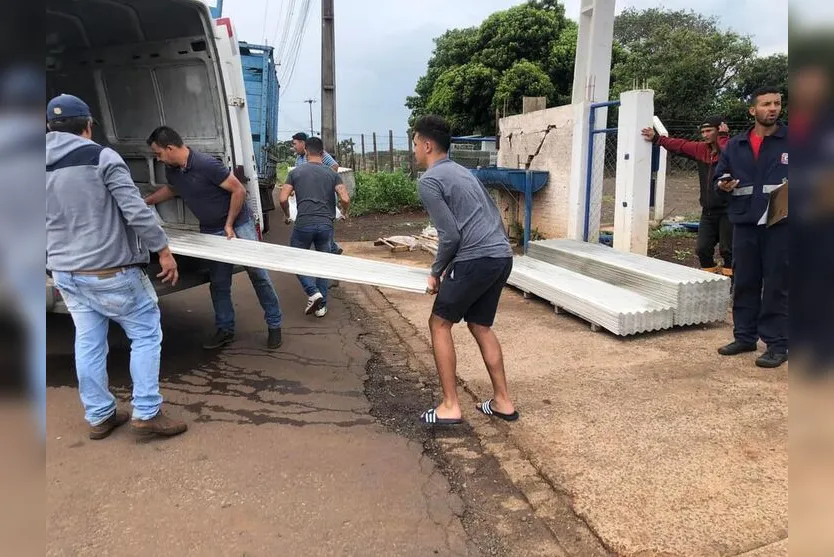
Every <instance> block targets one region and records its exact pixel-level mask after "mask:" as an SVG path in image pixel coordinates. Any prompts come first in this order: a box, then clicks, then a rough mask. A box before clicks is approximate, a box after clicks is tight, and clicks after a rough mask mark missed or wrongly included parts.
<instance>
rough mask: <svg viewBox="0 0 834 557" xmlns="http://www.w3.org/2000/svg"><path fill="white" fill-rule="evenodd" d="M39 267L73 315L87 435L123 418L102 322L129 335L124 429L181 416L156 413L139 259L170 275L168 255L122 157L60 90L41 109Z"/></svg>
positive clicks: (78, 103)
mask: <svg viewBox="0 0 834 557" xmlns="http://www.w3.org/2000/svg"><path fill="white" fill-rule="evenodd" d="M46 120H47V127H48V128H49V133H47V134H46V267H47V269H48V270H49V271H51V272H52V278H53V280H54V281H55V286H57V287H58V290H59V291H60V292H61V295H62V297H63V299H64V301H65V302H66V305H67V309H68V310H69V312H70V314H71V315H72V319H73V322H74V323H75V367H76V373H77V374H78V390H79V394H80V395H81V402H82V403H83V405H84V413H85V418H86V420H87V422H88V423H89V424H90V433H89V435H90V438H91V439H103V438H104V437H107V436H108V435H110V433H111V432H112V431H113V430H114V429H116V428H117V427H119V426H121V425H123V424H124V423H126V422H127V421H128V420H130V418H131V416H130V413H128V412H127V411H124V410H120V409H119V408H118V407H117V405H116V399H115V397H114V396H113V394H112V393H111V392H110V389H109V388H108V380H107V351H108V345H107V331H108V326H109V323H110V321H111V320H112V321H115V322H116V323H118V324H119V325H121V327H122V328H123V329H124V331H125V333H126V334H127V336H128V338H129V339H130V340H131V349H130V375H131V378H132V379H133V419H132V420H130V421H131V424H130V425H131V429H132V430H133V431H134V432H135V433H137V434H140V435H153V434H158V435H166V436H170V435H176V434H179V433H182V432H184V431H185V430H186V424H185V422H182V421H178V420H173V419H171V418H169V417H167V416H166V415H165V414H164V413H162V412H161V410H160V408H161V406H162V395H161V394H160V393H159V360H160V352H161V346H162V328H161V326H160V313H159V306H158V305H157V297H156V293H155V291H154V287H153V285H152V284H151V281H150V279H149V278H148V276H147V274H146V273H145V270H144V267H145V266H146V265H147V264H148V262H149V261H150V254H149V250H150V251H153V252H155V253H157V254H158V255H159V264H160V265H161V267H162V272H161V273H159V274H158V275H157V277H159V278H161V279H162V281H163V282H170V283H171V284H176V282H177V280H178V278H179V277H178V273H177V263H176V261H175V260H174V256H173V255H172V254H171V250H170V249H169V248H168V238H167V236H166V235H165V232H164V231H163V230H162V227H161V226H160V225H159V223H158V222H157V220H156V216H155V215H154V213H153V211H152V210H151V209H150V208H149V207H148V206H147V205H146V204H145V202H144V201H143V200H142V196H141V195H140V194H139V189H138V188H137V187H136V184H134V183H133V179H132V178H131V175H130V170H128V167H127V164H126V163H125V161H124V160H123V159H122V158H121V157H120V156H119V154H118V153H116V152H115V151H114V150H112V149H109V148H106V147H102V146H101V145H99V144H97V143H95V142H94V141H93V140H92V135H93V116H92V113H91V112H90V107H89V106H87V104H86V103H85V102H84V101H82V100H81V99H79V98H78V97H75V96H73V95H60V96H58V97H55V98H54V99H52V100H51V101H49V104H48V105H47V112H46Z"/></svg>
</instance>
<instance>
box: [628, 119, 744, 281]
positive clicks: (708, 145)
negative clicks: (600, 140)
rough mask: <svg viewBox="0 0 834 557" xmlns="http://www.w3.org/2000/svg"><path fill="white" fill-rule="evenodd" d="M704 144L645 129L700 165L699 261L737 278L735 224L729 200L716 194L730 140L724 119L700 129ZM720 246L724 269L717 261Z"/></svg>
mask: <svg viewBox="0 0 834 557" xmlns="http://www.w3.org/2000/svg"><path fill="white" fill-rule="evenodd" d="M700 131H701V138H702V139H703V141H689V140H686V139H677V138H672V137H664V136H661V135H659V134H657V133H656V132H655V130H654V128H645V129H644V130H643V137H644V138H645V139H646V141H651V142H652V143H656V144H657V145H660V146H661V147H663V148H664V149H666V150H667V151H669V152H670V153H674V154H676V155H683V156H684V157H687V158H689V159H691V160H694V161H695V162H697V163H698V177H699V179H700V182H701V195H700V202H701V222H700V224H699V226H698V245H697V252H698V259H699V261H700V263H701V268H702V269H703V270H704V271H709V272H712V273H721V274H723V275H725V276H730V277H731V276H732V275H733V224H732V223H731V222H730V219H729V217H728V216H727V205H728V202H727V199H726V198H725V197H723V196H721V195H718V194H717V193H716V192H715V189H714V186H713V177H714V176H715V167H716V165H717V164H718V159H719V157H720V156H721V151H722V150H723V149H724V146H725V145H726V144H727V142H728V141H729V140H730V135H729V128H728V127H727V124H725V123H724V119H723V118H722V117H721V116H710V117H708V118H706V119H704V121H703V123H702V124H701V126H700ZM716 244H718V246H719V251H720V252H721V258H722V259H723V260H724V261H723V263H724V265H723V267H719V266H718V265H717V264H716V262H715V245H716Z"/></svg>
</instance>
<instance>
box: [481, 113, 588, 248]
mask: <svg viewBox="0 0 834 557" xmlns="http://www.w3.org/2000/svg"><path fill="white" fill-rule="evenodd" d="M574 114H575V110H574V107H573V106H571V105H567V106H559V107H554V108H548V109H545V110H539V111H536V112H529V113H527V114H518V115H515V116H507V117H506V118H502V119H501V121H500V124H499V129H500V131H501V148H500V149H499V151H498V166H501V167H506V168H521V169H529V170H546V171H548V172H549V173H550V180H549V181H548V184H547V185H546V186H545V187H544V188H542V189H541V190H539V191H538V192H537V193H535V194H534V195H533V229H534V230H535V229H538V231H539V232H540V233H541V234H543V235H544V236H545V237H546V238H562V237H565V236H566V234H567V227H568V209H569V205H568V201H569V192H568V187H569V182H570V171H571V151H572V142H573V128H574V125H573V124H574V122H573V121H574ZM493 195H494V197H495V198H496V202H497V203H498V208H499V209H501V212H502V215H504V220H505V223H506V224H507V226H510V225H511V224H512V223H513V222H517V223H519V224H523V223H524V196H523V195H520V196H519V199H520V203H517V202H516V201H515V198H514V197H513V196H511V195H510V194H508V193H506V192H503V191H499V190H495V191H494V193H493Z"/></svg>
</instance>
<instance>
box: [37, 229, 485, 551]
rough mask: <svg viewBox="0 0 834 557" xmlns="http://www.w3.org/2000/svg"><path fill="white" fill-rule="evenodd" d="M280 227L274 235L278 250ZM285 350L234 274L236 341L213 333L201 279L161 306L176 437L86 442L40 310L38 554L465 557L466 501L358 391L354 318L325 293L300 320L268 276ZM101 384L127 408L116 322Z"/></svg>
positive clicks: (56, 328) (359, 347) (66, 333)
mask: <svg viewBox="0 0 834 557" xmlns="http://www.w3.org/2000/svg"><path fill="white" fill-rule="evenodd" d="M284 233H285V232H284V231H283V230H281V231H277V235H278V236H279V237H278V241H281V240H283V238H282V237H281V236H282V235H283V234H284ZM273 280H274V281H275V284H276V287H277V290H278V293H279V296H280V298H281V302H282V309H283V310H284V346H283V347H282V348H281V349H279V350H277V351H269V350H267V349H266V347H265V343H266V326H265V324H264V321H263V312H262V311H261V309H260V306H259V305H258V303H257V299H256V298H255V295H254V292H253V290H252V287H251V284H250V283H249V280H248V277H247V276H246V274H245V273H241V274H238V275H236V277H235V281H234V287H233V297H234V302H235V309H236V312H237V337H236V340H235V342H234V343H233V344H232V345H231V346H228V347H226V348H225V349H223V350H219V351H213V352H209V351H205V350H203V349H202V348H201V343H202V341H203V340H204V339H205V337H206V336H207V335H209V334H210V333H211V332H213V331H212V326H213V312H212V308H211V301H210V297H209V291H208V287H207V286H202V287H199V288H196V289H191V290H188V291H185V292H181V293H177V294H174V295H171V296H168V297H164V298H163V299H162V301H161V307H162V314H163V329H164V336H165V339H164V341H163V354H162V371H161V381H162V390H163V396H164V397H165V400H166V402H165V404H166V406H167V411H169V412H170V413H171V414H172V415H174V416H177V417H181V418H183V419H185V420H186V421H187V422H188V424H189V428H190V429H189V431H188V432H187V433H186V434H184V435H182V436H180V437H177V438H173V439H167V440H154V441H151V442H139V441H137V440H136V439H135V438H134V437H133V436H132V435H131V434H130V432H129V431H128V430H127V428H122V429H121V430H119V431H116V432H115V433H114V434H113V435H112V436H111V437H109V438H108V439H105V440H103V441H90V440H89V439H88V438H87V425H86V423H85V422H84V420H83V412H82V409H81V405H80V401H79V399H78V392H77V388H76V385H77V382H76V379H75V371H74V363H73V355H72V353H73V349H72V342H73V341H72V339H73V327H72V322H71V319H70V318H69V317H68V316H59V315H50V316H49V319H48V321H47V332H48V345H47V366H48V379H47V384H48V395H47V397H48V398H47V404H48V424H47V432H48V433H47V461H46V479H47V497H46V530H47V539H48V542H47V555H96V556H100V555H118V556H132V555H158V556H165V555H172V556H173V555H176V556H185V555H200V556H206V555H224V556H225V555H236V556H241V555H247V556H261V555H263V556H267V555H311V556H319V555H321V556H325V555H398V556H399V555H401V556H410V555H415V556H417V555H419V556H424V555H475V554H477V550H476V548H475V547H474V545H473V543H472V542H470V541H467V535H466V532H465V531H464V529H463V527H462V525H461V520H460V516H461V515H462V513H463V504H462V502H461V500H460V499H459V498H458V497H457V496H456V495H454V494H453V493H451V492H450V487H449V483H448V481H447V480H446V478H445V477H444V476H443V475H442V474H441V473H439V471H438V469H437V468H436V466H435V464H434V463H433V462H432V461H431V460H430V459H428V458H426V457H425V456H423V450H422V446H420V445H419V444H417V443H414V442H411V441H409V440H408V439H406V438H404V437H400V436H398V435H396V434H394V433H392V432H390V431H389V430H387V429H385V428H383V427H382V426H381V425H380V424H379V423H378V422H377V421H376V420H375V419H374V418H373V417H371V416H370V414H369V407H370V404H369V402H368V399H367V398H366V396H365V394H364V391H363V383H364V380H365V378H366V369H365V368H366V364H367V361H368V359H369V357H370V354H369V353H368V352H367V350H366V349H365V347H364V346H363V344H362V343H361V342H360V335H362V334H363V332H364V331H363V328H362V323H361V322H358V321H357V320H355V319H353V318H351V316H350V314H349V313H348V311H347V310H346V308H345V306H344V304H343V302H342V301H340V300H338V299H333V300H332V301H331V303H330V304H329V309H330V313H329V314H328V315H327V316H326V317H325V318H324V319H316V318H314V317H307V316H305V315H303V307H304V303H305V296H304V295H303V292H302V290H301V287H300V285H299V284H298V281H297V280H296V278H295V277H294V276H289V275H278V274H273ZM110 339H111V349H110V355H109V366H110V368H109V369H110V379H111V388H112V390H113V392H114V394H116V396H117V397H118V398H119V399H120V400H121V401H122V402H121V403H122V404H123V407H124V408H129V399H130V376H129V372H128V361H129V360H128V359H129V349H128V343H127V341H126V339H125V337H124V334H123V333H122V332H121V330H120V329H119V328H118V326H116V325H113V326H112V327H111V335H110Z"/></svg>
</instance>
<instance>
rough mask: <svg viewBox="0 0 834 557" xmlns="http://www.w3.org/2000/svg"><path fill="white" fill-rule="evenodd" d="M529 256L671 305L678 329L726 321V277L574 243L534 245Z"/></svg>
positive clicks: (540, 242)
mask: <svg viewBox="0 0 834 557" xmlns="http://www.w3.org/2000/svg"><path fill="white" fill-rule="evenodd" d="M528 254H529V256H530V257H532V258H534V259H538V260H540V261H545V262H547V263H551V264H553V265H557V266H560V267H563V268H565V269H569V270H572V271H575V272H577V273H581V274H583V275H586V276H588V277H591V278H595V279H598V280H601V281H604V282H607V283H609V284H613V285H616V286H621V287H623V288H626V289H628V290H632V291H634V292H636V293H638V294H642V295H643V296H646V297H647V298H650V299H652V300H654V301H656V302H658V303H661V304H665V305H670V306H672V307H673V308H674V310H675V325H694V324H698V323H710V322H714V321H723V320H724V319H725V318H726V316H727V309H728V308H729V305H730V279H728V278H727V277H724V276H720V275H716V274H713V273H707V272H706V271H701V270H700V269H693V268H691V267H686V266H684V265H677V264H675V263H669V262H667V261H661V260H659V259H654V258H651V257H646V256H643V255H637V254H633V253H623V252H621V251H617V250H614V249H611V248H608V247H605V246H601V245H599V244H591V243H586V242H578V241H574V240H543V241H538V242H532V243H531V244H530V247H529V250H528Z"/></svg>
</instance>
